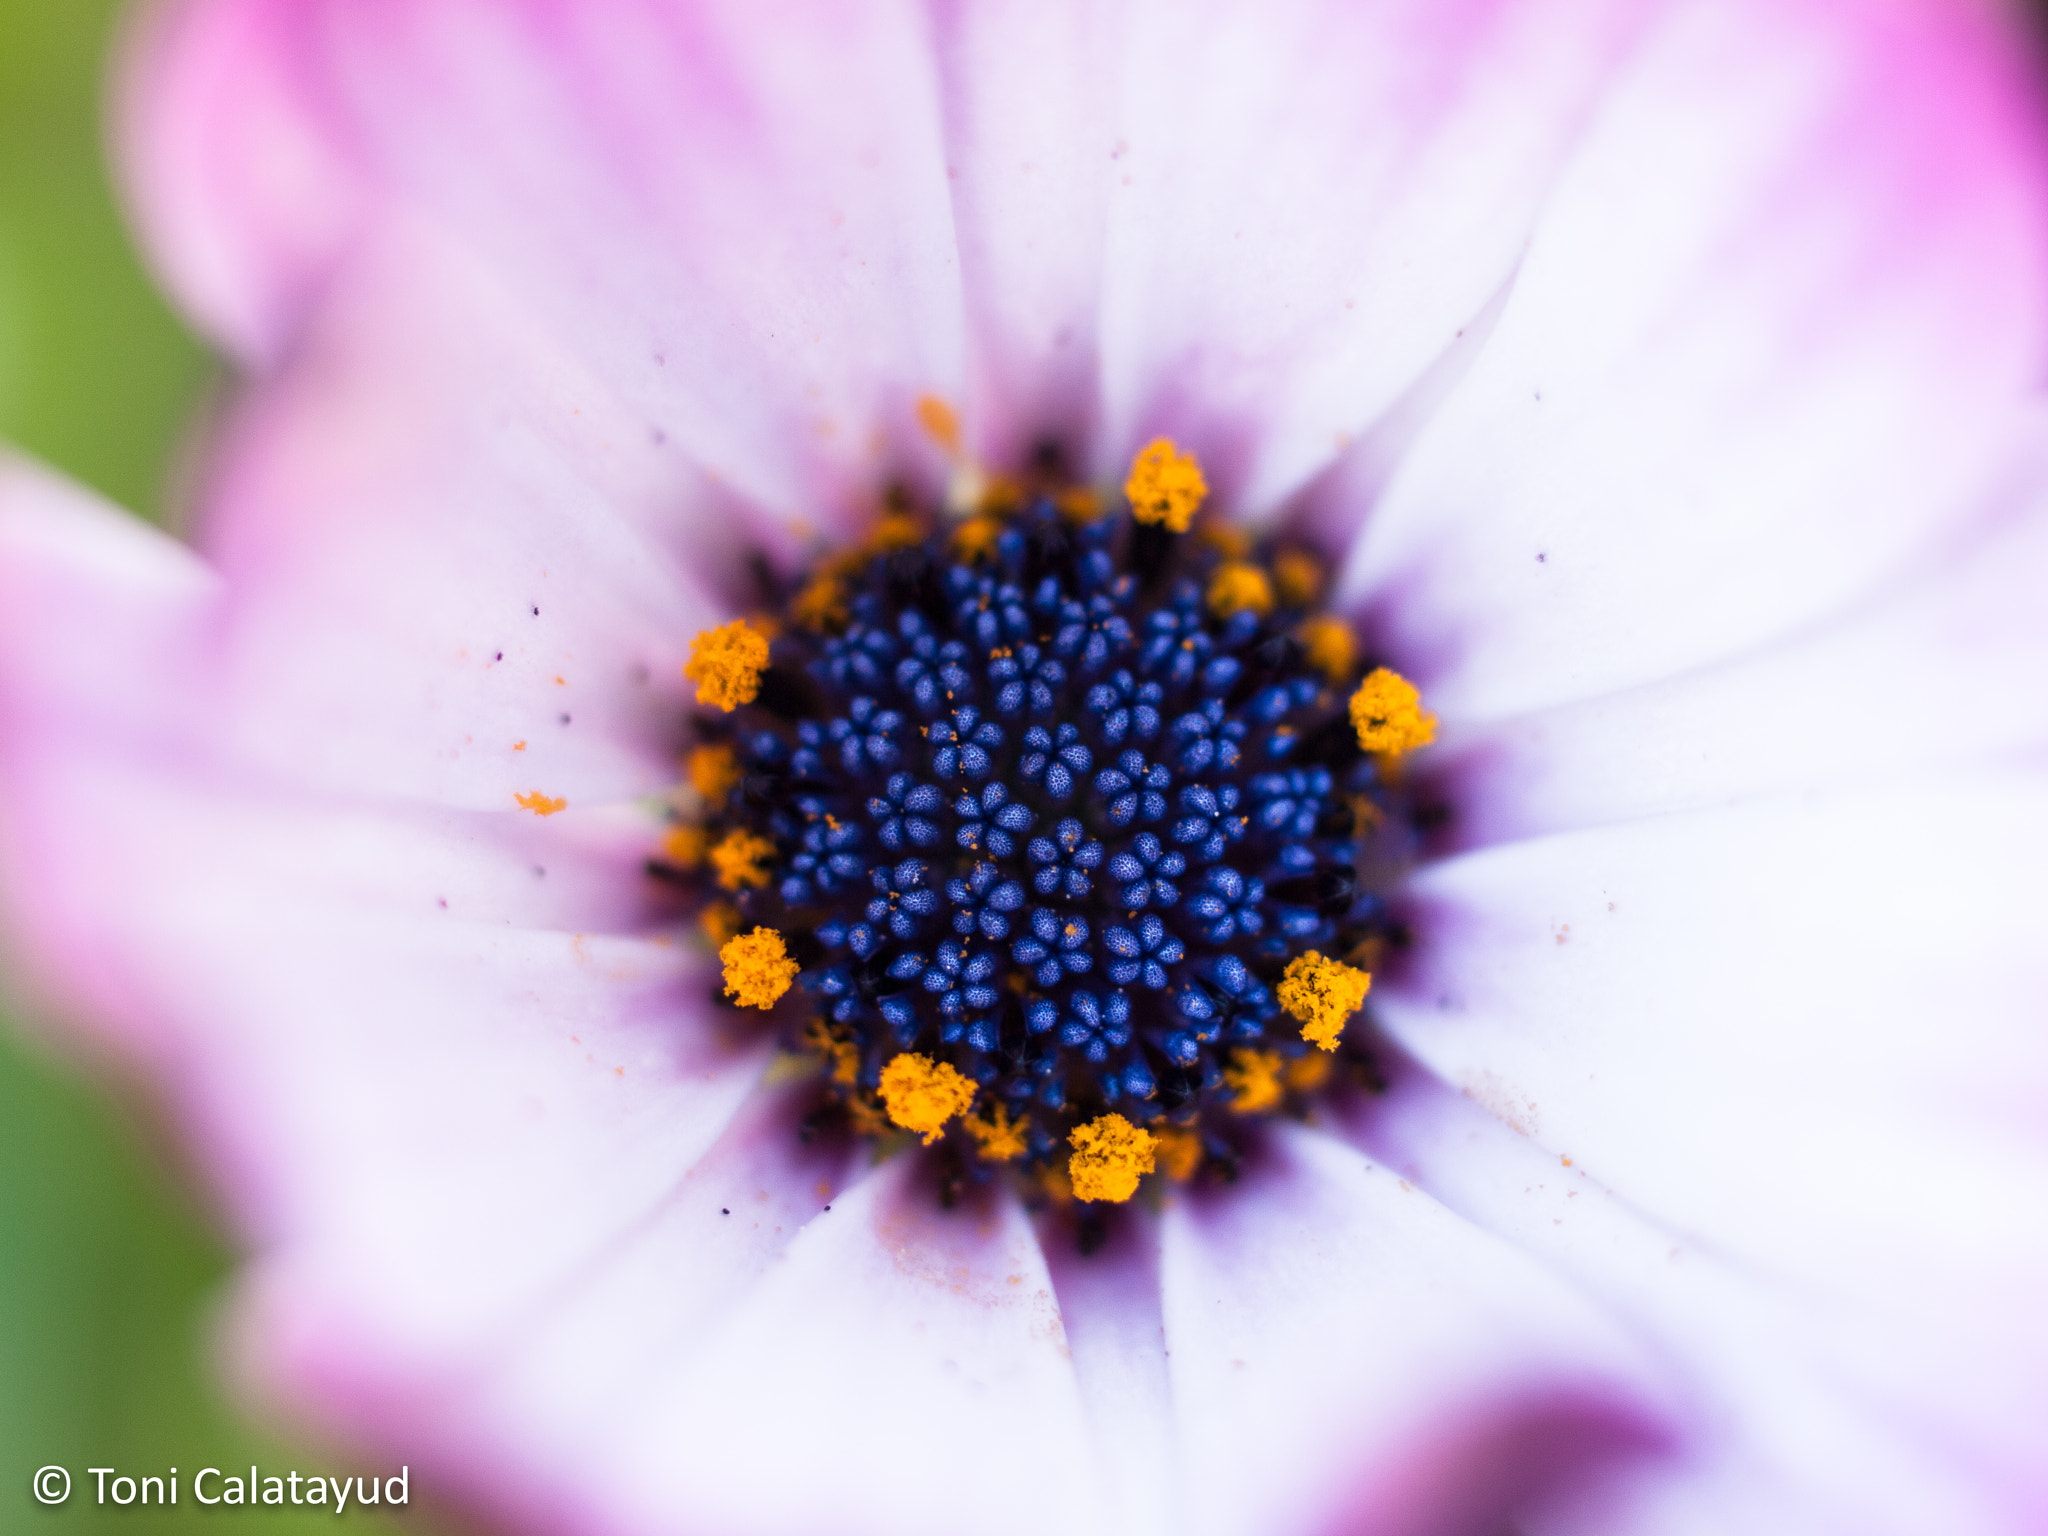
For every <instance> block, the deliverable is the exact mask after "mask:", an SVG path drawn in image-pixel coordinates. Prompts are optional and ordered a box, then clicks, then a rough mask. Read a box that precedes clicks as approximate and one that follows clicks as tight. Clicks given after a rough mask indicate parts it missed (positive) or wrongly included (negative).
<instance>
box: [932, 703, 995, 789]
mask: <svg viewBox="0 0 2048 1536" xmlns="http://www.w3.org/2000/svg"><path fill="white" fill-rule="evenodd" d="M928 734H929V737H930V740H931V744H932V772H933V773H935V774H937V775H938V776H939V777H940V778H942V779H985V778H987V777H988V776H989V773H990V772H991V771H992V770H993V769H994V767H995V760H994V759H993V758H992V757H990V756H989V754H990V753H991V752H993V751H995V750H996V749H997V748H998V747H1000V746H1002V744H1003V728H1002V727H1001V726H1000V725H997V724H996V723H995V722H994V721H993V720H983V719H982V718H981V711H980V710H978V709H976V708H974V707H973V706H972V705H969V706H967V707H966V708H964V709H956V710H954V711H953V718H952V719H951V720H942V721H939V722H938V723H937V724H935V725H933V726H932V727H931V728H930V730H929V733H928Z"/></svg>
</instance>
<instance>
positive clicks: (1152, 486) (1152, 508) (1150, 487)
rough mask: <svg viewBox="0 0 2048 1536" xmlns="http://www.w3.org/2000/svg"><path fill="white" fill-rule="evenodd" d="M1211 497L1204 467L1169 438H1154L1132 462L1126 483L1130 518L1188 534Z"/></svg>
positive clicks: (1170, 531)
mask: <svg viewBox="0 0 2048 1536" xmlns="http://www.w3.org/2000/svg"><path fill="white" fill-rule="evenodd" d="M1208 494H1209V482H1208V481H1207V480H1204V479H1203V478H1202V466H1201V465H1200V464H1199V463H1197V462H1196V460H1195V456H1194V455H1193V454H1192V453H1182V452H1181V451H1180V449H1179V447H1178V446H1176V444H1175V443H1174V441H1173V439H1172V438H1170V437H1155V438H1154V439H1152V441H1151V442H1149V443H1147V444H1146V445H1145V446H1144V447H1143V448H1141V449H1139V450H1138V456H1137V457H1136V458H1135V459H1133V460H1132V461H1131V474H1130V478H1129V479H1127V480H1126V481H1125V482H1124V495H1125V496H1127V497H1129V498H1130V503H1131V515H1132V516H1133V517H1135V518H1136V519H1137V520H1138V521H1139V522H1141V523H1156V524H1158V525H1160V526H1161V527H1163V528H1165V529H1166V530H1167V531H1168V532H1169V533H1186V532H1187V531H1188V524H1189V523H1190V522H1191V521H1193V519H1194V515H1195V512H1196V510H1197V509H1198V508H1199V507H1200V506H1201V505H1202V500H1203V498H1204V497H1206V496H1207V495H1208Z"/></svg>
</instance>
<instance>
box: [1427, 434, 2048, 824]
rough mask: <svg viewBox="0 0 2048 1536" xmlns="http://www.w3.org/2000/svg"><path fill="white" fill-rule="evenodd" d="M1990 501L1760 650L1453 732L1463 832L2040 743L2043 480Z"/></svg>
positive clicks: (1777, 787) (1450, 777)
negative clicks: (1912, 561) (1969, 519)
mask: <svg viewBox="0 0 2048 1536" xmlns="http://www.w3.org/2000/svg"><path fill="white" fill-rule="evenodd" d="M2037 478H2038V474H2036V475H2030V476H2029V477H2028V481H2027V482H2023V483H2022V484H2020V485H2018V486H2016V487H2011V488H2001V489H2000V491H1999V492H1998V493H1996V494H1995V495H1994V497H1993V498H1992V508H1991V513H1990V515H1988V516H1986V517H1983V518H1980V519H1978V520H1977V522H1978V524H1979V526H1978V527H1976V528H1975V529H1958V530H1957V532H1956V533H1955V534H1954V535H1952V536H1951V538H1950V540H1949V541H1948V547H1947V548H1945V549H1944V550H1943V551H1942V552H1941V553H1940V554H1938V555H1936V556H1934V557H1932V558H1930V559H1928V560H1926V561H1922V562H1919V563H1917V564H1916V565H1915V566H1914V568H1913V569H1912V570H1911V571H1910V572H1907V573H1903V574H1901V575H1900V576H1899V577H1898V578H1896V579H1895V580H1893V581H1891V582H1889V583H1887V584H1886V585H1885V586H1884V587H1883V588H1880V589H1879V590H1877V591H1875V592H1873V593H1871V594H1870V596H1869V597H1868V598H1867V599H1866V600H1865V601H1863V602H1861V603H1858V604H1856V605H1854V606H1853V607H1851V608H1850V609H1848V610H1847V611H1845V612H1842V613H1840V614H1835V615H1830V616H1829V618H1828V619H1827V620H1826V621H1824V622H1823V623H1821V624H1819V625H1816V626H1815V627H1814V628H1812V629H1811V630H1809V631H1808V632H1806V633H1804V634H1801V635H1800V636H1798V637H1796V638H1794V639H1790V640H1787V641H1785V642H1783V643H1782V644H1780V645H1777V646H1774V647H1772V648H1771V649H1769V650H1767V651H1764V652H1761V653H1756V654H1751V655H1746V656H1741V657H1736V658H1733V659H1731V660H1730V661H1728V662H1726V663H1724V664H1722V665H1719V666H1714V667H1710V668H1706V669H1703V670H1700V671H1694V672H1689V673H1686V674H1684V675H1682V676H1679V677H1675V678H1670V679H1667V680H1663V681H1659V682H1654V683H1648V684H1645V685H1643V686H1641V687H1638V688H1632V689H1629V690H1627V691H1625V692H1621V693H1613V694H1606V695H1603V696H1601V697H1598V698H1594V699H1588V700H1585V701H1583V702H1581V703H1578V704H1572V705H1565V706H1560V707H1558V708H1554V709H1541V710H1537V711H1535V712H1533V713H1531V714H1528V715H1523V716H1518V717H1516V718H1514V719H1511V720H1505V721H1500V722H1497V723H1492V724H1482V725H1477V726H1473V727H1468V728H1465V729H1463V730H1460V731H1457V732H1454V733H1447V736H1446V740H1445V742H1444V748H1443V751H1442V752H1440V753H1438V754H1435V757H1434V761H1433V763H1432V767H1431V771H1432V772H1433V773H1434V774H1436V775H1438V776H1439V777H1440V778H1441V780H1442V781H1443V783H1444V784H1445V786H1446V789H1447V792H1448V793H1449V795H1450V798H1451V799H1452V800H1453V802H1454V803H1455V804H1456V806H1457V808H1458V819H1457V823H1456V826H1455V838H1456V841H1457V843H1458V845H1459V846H1461V847H1477V846H1484V845H1486V844H1489V843H1495V842H1502V841H1507V840H1511V839H1514V838H1519V837H1529V836H1534V835H1539V834H1542V833H1546V832H1558V831H1566V830H1570V829H1572V828H1575V827H1582V826H1591V825H1598V824H1603V823H1610V822H1618V821H1627V820H1630V819H1632V818H1634V817H1638V816H1645V815H1654V814H1658V813H1662V812H1668V811H1673V810H1685V809H1693V808H1696V807H1701V806H1723V805H1730V804H1734V803H1737V802H1740V801H1744V800H1750V799H1754V798H1757V797H1759V796H1763V795H1782V794H1785V793H1788V792H1809V791H1817V790H1828V789H1835V788H1839V787H1842V786H1846V785H1852V784H1854V785H1863V784H1872V783H1883V782H1887V781H1897V780H1901V779H1919V778H1922V777H1924V776H1926V775H1929V774H1931V773H1946V772H1954V771H1957V770H1968V769H1971V768H1976V767H1982V766H1987V765H1990V764H1993V763H1996V762H2000V761H2013V760H2016V759H2018V758H2019V757H2021V755H2023V754H2027V753H2034V754H2038V753H2039V752H2040V751H2041V749H2043V748H2044V747H2048V692H2044V690H2043V689H2042V688H2041V687H2040V679H2041V677H2042V676H2043V675H2044V673H2048V627H2044V626H2043V625H2042V623H2041V612H2040V605H2041V592H2042V584H2043V582H2044V580H2048V493H2044V492H2043V491H2042V490H2040V489H2036V488H2035V487H2034V485H2033V484H2032V483H2030V482H2032V481H2034V480H2036V479H2037Z"/></svg>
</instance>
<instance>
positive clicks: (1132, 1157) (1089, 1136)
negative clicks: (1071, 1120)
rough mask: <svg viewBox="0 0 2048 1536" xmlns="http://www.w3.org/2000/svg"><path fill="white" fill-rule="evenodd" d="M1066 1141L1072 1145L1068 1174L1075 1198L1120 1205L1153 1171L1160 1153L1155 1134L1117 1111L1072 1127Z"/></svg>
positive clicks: (1068, 1160) (1135, 1191)
mask: <svg viewBox="0 0 2048 1536" xmlns="http://www.w3.org/2000/svg"><path fill="white" fill-rule="evenodd" d="M1067 1140H1068V1142H1069V1143H1071V1144H1072V1146H1073V1148H1074V1155H1073V1156H1072V1157H1070V1158H1068V1159H1067V1173H1068V1175H1069V1176H1070V1177H1071V1178H1072V1179H1073V1182H1074V1198H1075V1199H1076V1200H1107V1201H1109V1202H1110V1203H1112V1204H1116V1205H1121V1204H1122V1203H1123V1202H1124V1201H1126V1200H1128V1199H1130V1198H1131V1196H1133V1195H1135V1194H1136V1193H1137V1192H1138V1180H1140V1179H1141V1178H1143V1177H1144V1176H1145V1175H1146V1174H1148V1173H1150V1172H1151V1171H1152V1169H1153V1167H1154V1165H1155V1163H1156V1161H1157V1157H1158V1152H1159V1138H1158V1137H1156V1136H1154V1135H1153V1134H1152V1133H1151V1132H1150V1131H1144V1130H1140V1129H1139V1128H1138V1127H1137V1126H1135V1125H1133V1124H1131V1122H1130V1121H1128V1120H1126V1119H1125V1118H1124V1117H1123V1116H1122V1115H1118V1114H1108V1115H1101V1116H1098V1117H1097V1118H1095V1119H1093V1120H1090V1121H1089V1122H1087V1124H1085V1125H1077V1126H1075V1127H1074V1129H1073V1132H1072V1134H1071V1135H1069V1136H1068V1137H1067Z"/></svg>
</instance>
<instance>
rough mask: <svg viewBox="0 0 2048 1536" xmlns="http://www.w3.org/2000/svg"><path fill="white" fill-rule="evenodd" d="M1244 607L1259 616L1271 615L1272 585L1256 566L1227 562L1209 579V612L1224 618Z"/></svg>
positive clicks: (1234, 561)
mask: <svg viewBox="0 0 2048 1536" xmlns="http://www.w3.org/2000/svg"><path fill="white" fill-rule="evenodd" d="M1246 608H1249V609H1251V611H1252V612H1253V613H1256V614H1259V615H1261V616H1263V615H1265V614H1268V613H1271V612H1272V611H1273V585H1272V583H1271V582H1269V581H1268V580H1267V579H1266V573H1265V572H1264V571H1262V570H1260V569H1259V568H1258V567H1257V566H1256V565H1250V564H1247V563H1246V562H1244V561H1242V560H1226V561H1224V562H1223V564H1221V565H1219V566H1217V567H1216V574H1215V575H1213V576H1211V577H1210V578H1209V611H1210V612H1211V613H1213V614H1215V615H1216V617H1217V618H1219V619H1227V618H1229V617H1230V616H1231V615H1232V614H1233V613H1238V612H1241V611H1242V610H1244V609H1246Z"/></svg>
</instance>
